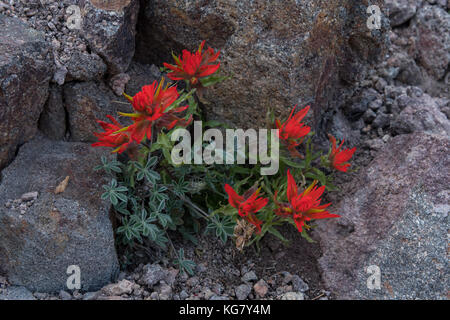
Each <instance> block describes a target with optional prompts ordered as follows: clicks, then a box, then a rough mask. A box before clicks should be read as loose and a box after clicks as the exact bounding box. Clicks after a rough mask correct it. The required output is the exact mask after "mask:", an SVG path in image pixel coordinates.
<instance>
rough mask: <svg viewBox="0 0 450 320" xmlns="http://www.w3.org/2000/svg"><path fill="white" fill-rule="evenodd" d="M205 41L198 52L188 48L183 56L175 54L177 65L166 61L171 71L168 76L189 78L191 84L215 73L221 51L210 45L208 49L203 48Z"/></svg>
mask: <svg viewBox="0 0 450 320" xmlns="http://www.w3.org/2000/svg"><path fill="white" fill-rule="evenodd" d="M204 45H205V41H203V42H202V43H201V45H200V47H199V49H198V51H197V52H195V53H191V52H189V51H187V50H183V55H182V57H176V56H175V55H174V56H173V58H174V60H175V63H176V65H171V64H168V63H164V66H165V67H166V68H168V69H170V70H171V71H170V72H169V73H168V74H167V76H168V77H169V78H170V79H171V80H174V81H176V80H187V81H190V83H191V84H196V83H197V82H198V79H199V78H204V77H207V76H210V75H212V74H213V73H215V72H216V71H217V70H218V69H219V67H220V63H219V62H218V63H217V64H213V63H214V62H216V60H217V59H218V58H219V55H220V51H218V52H214V50H213V49H212V48H211V47H209V48H208V49H207V50H203V47H204Z"/></svg>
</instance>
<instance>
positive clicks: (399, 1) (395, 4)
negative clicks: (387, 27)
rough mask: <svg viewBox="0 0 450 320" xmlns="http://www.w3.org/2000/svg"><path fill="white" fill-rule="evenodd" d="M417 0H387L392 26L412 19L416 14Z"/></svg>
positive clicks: (418, 2)
mask: <svg viewBox="0 0 450 320" xmlns="http://www.w3.org/2000/svg"><path fill="white" fill-rule="evenodd" d="M420 2H421V1H417V0H386V1H385V3H386V9H387V12H389V20H390V22H391V26H392V27H397V26H399V25H402V24H404V23H405V22H407V21H409V20H411V18H412V17H414V15H415V14H416V11H417V5H418V4H419V5H420Z"/></svg>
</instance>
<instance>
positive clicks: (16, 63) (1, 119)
mask: <svg viewBox="0 0 450 320" xmlns="http://www.w3.org/2000/svg"><path fill="white" fill-rule="evenodd" d="M0 30H2V31H1V33H0V79H1V80H0V132H1V135H0V170H1V169H2V168H3V167H4V166H5V165H7V164H8V162H9V161H11V160H12V158H13V157H14V154H15V152H16V149H17V147H18V146H19V145H21V144H23V143H25V142H26V141H28V140H30V139H31V138H33V136H34V135H35V133H36V131H37V123H38V120H39V115H40V113H41V112H42V110H43V107H44V104H45V101H46V99H47V95H48V86H49V81H50V78H51V76H52V72H53V71H52V59H53V58H52V54H51V49H50V46H49V45H48V43H46V42H45V39H44V36H43V34H41V33H39V32H37V31H35V30H33V29H30V28H27V26H26V25H25V24H24V23H22V22H21V21H20V20H18V19H12V18H8V17H6V16H4V15H2V14H0Z"/></svg>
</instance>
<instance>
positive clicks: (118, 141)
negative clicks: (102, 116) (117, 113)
mask: <svg viewBox="0 0 450 320" xmlns="http://www.w3.org/2000/svg"><path fill="white" fill-rule="evenodd" d="M107 117H108V119H109V120H111V122H112V123H108V122H105V121H101V120H97V122H98V123H99V124H100V126H101V127H102V128H103V130H104V132H101V133H97V132H95V133H94V135H95V136H96V137H97V138H98V142H96V143H93V144H92V146H93V147H111V148H114V150H113V152H119V153H122V152H124V151H125V150H126V149H127V148H128V147H129V145H130V144H131V143H132V142H133V141H132V140H131V137H130V133H129V132H126V131H124V132H118V131H120V130H122V129H123V126H122V125H121V124H120V123H119V122H117V120H116V119H114V117H112V116H110V115H107Z"/></svg>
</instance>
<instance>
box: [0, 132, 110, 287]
mask: <svg viewBox="0 0 450 320" xmlns="http://www.w3.org/2000/svg"><path fill="white" fill-rule="evenodd" d="M102 154H105V152H104V151H103V150H101V149H98V148H97V149H94V148H92V147H90V146H89V145H87V144H82V143H68V142H55V141H50V140H47V139H45V138H41V137H37V138H35V139H33V140H32V141H30V142H28V143H27V144H25V145H23V146H22V147H21V148H20V151H19V154H18V156H17V158H16V159H15V160H14V162H13V163H12V164H11V165H9V166H8V167H7V168H6V169H4V170H3V172H2V181H1V184H0V257H1V259H0V270H3V271H4V272H6V275H7V277H8V280H9V282H10V283H11V284H13V285H19V286H25V287H26V288H28V289H29V290H33V291H40V292H59V291H60V290H67V287H66V281H67V279H68V277H69V275H68V274H67V273H66V272H67V268H68V267H69V266H71V265H78V266H79V267H80V269H81V287H82V290H85V291H93V290H98V289H100V288H101V287H102V286H104V285H106V284H108V283H109V282H110V281H111V280H114V278H115V275H116V272H117V271H118V262H117V255H116V252H115V248H114V238H113V231H112V226H111V222H110V220H109V205H108V203H106V202H105V201H102V200H101V199H100V196H101V193H102V184H103V183H105V180H104V176H103V175H102V174H101V173H98V172H95V171H94V170H93V166H94V164H95V163H97V162H98V161H99V159H100V156H101V155H102ZM66 177H69V181H68V184H67V187H66V189H65V190H64V191H63V192H62V193H59V194H55V188H56V187H57V186H58V185H59V184H60V183H61V182H62V181H63V180H64V179H65V178H66ZM32 191H37V192H38V196H37V198H36V199H34V200H30V201H28V202H25V201H23V200H22V199H21V196H22V195H23V194H25V193H28V192H32ZM11 202H12V204H11Z"/></svg>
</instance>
